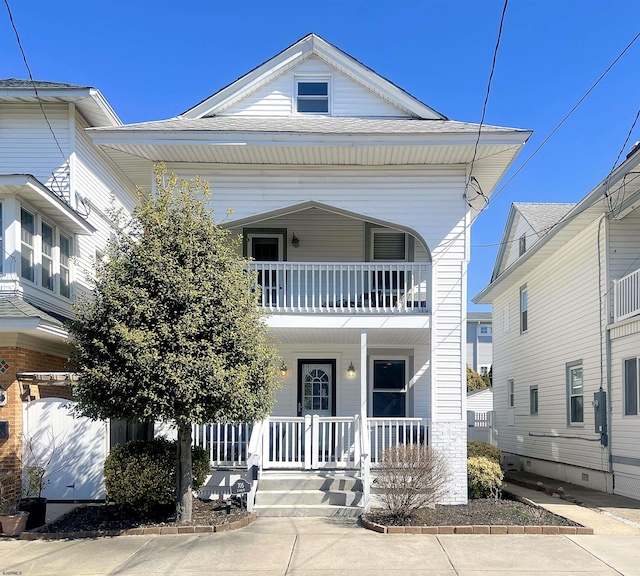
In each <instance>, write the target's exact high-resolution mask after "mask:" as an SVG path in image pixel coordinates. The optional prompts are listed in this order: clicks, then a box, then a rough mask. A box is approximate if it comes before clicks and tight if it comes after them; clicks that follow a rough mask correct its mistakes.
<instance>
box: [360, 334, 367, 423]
mask: <svg viewBox="0 0 640 576" xmlns="http://www.w3.org/2000/svg"><path fill="white" fill-rule="evenodd" d="M360 418H361V419H362V425H363V427H365V426H366V422H367V331H366V330H364V329H363V330H361V331H360Z"/></svg>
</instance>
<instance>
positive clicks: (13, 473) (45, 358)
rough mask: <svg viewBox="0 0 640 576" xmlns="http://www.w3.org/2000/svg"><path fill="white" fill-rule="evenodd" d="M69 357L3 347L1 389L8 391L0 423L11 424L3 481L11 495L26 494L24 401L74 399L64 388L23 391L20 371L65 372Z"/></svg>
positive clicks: (2, 452)
mask: <svg viewBox="0 0 640 576" xmlns="http://www.w3.org/2000/svg"><path fill="white" fill-rule="evenodd" d="M67 369H68V360H67V358H61V357H59V356H52V355H50V354H43V353H42V352H36V351H34V350H28V349H26V348H18V347H15V346H8V347H7V346H0V386H2V387H3V388H4V389H5V390H6V391H7V403H6V405H5V406H0V420H8V421H9V439H8V440H0V481H1V482H2V483H3V485H4V487H5V488H6V490H7V495H8V496H12V497H19V496H20V494H21V492H22V488H21V486H22V478H21V471H22V470H21V455H22V402H23V400H27V399H29V396H31V397H32V398H45V397H48V396H58V397H62V398H69V399H70V398H71V390H70V389H69V388H63V387H60V386H56V387H53V386H26V387H24V390H22V389H21V386H20V383H19V382H18V381H17V380H16V373H17V372H38V371H46V370H52V371H64V370H67Z"/></svg>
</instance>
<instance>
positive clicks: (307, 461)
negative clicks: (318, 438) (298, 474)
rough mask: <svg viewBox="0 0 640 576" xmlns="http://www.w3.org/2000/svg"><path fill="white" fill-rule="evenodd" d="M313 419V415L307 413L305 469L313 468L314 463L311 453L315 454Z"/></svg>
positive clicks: (305, 424)
mask: <svg viewBox="0 0 640 576" xmlns="http://www.w3.org/2000/svg"><path fill="white" fill-rule="evenodd" d="M311 427H312V421H311V415H310V414H307V415H305V417H304V469H305V470H311V466H312V464H313V462H312V459H311V455H312V454H313V446H314V442H313V440H312V438H313V434H312V430H311Z"/></svg>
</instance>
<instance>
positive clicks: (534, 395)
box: [529, 386, 538, 416]
mask: <svg viewBox="0 0 640 576" xmlns="http://www.w3.org/2000/svg"><path fill="white" fill-rule="evenodd" d="M529 414H531V415H532V416H535V415H536V414H538V387H537V386H531V387H530V388H529Z"/></svg>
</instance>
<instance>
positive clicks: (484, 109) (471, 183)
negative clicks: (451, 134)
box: [464, 0, 509, 207]
mask: <svg viewBox="0 0 640 576" xmlns="http://www.w3.org/2000/svg"><path fill="white" fill-rule="evenodd" d="M508 5H509V0H505V2H504V6H503V7H502V15H501V16H500V26H499V28H498V38H497V39H496V46H495V48H494V50H493V59H492V61H491V71H490V72H489V81H488V82H487V93H486V94H485V97H484V104H483V106H482V116H481V117H480V124H479V125H478V137H477V138H476V144H475V146H474V148H473V157H472V158H471V166H470V168H469V179H468V180H467V184H466V186H465V189H464V198H465V200H466V201H467V204H469V206H470V207H472V206H471V204H470V203H469V196H468V194H467V192H468V190H469V186H473V188H474V190H475V192H476V194H477V195H478V196H481V197H482V199H483V200H484V202H485V206H486V205H487V204H488V203H489V199H488V198H487V196H486V195H485V193H484V192H483V191H482V188H481V186H480V183H479V182H478V181H477V180H476V178H475V176H474V175H473V165H474V163H475V161H476V155H477V154H478V145H479V144H480V135H481V134H482V125H483V124H484V118H485V115H486V113H487V104H488V103H489V94H491V82H492V81H493V73H494V72H495V69H496V60H497V59H498V49H499V48H500V39H501V38H502V28H503V26H504V17H505V14H506V13H507V6H508Z"/></svg>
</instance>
